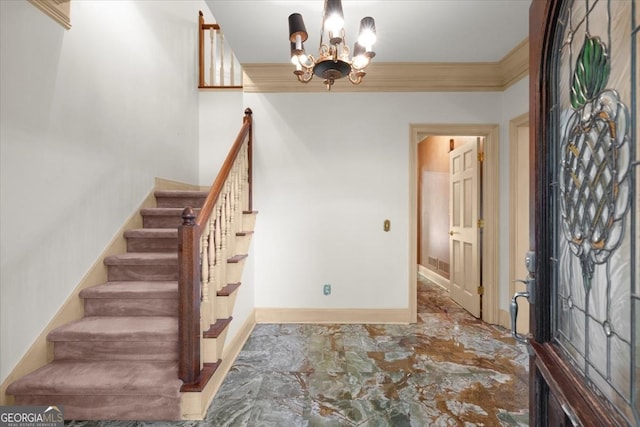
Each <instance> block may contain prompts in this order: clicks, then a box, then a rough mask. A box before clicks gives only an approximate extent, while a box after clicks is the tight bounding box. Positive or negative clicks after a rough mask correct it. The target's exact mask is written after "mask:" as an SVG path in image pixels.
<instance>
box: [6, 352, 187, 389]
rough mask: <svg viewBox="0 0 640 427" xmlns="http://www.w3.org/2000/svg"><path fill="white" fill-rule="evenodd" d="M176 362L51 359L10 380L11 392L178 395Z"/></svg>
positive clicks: (179, 383)
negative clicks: (35, 368) (12, 380)
mask: <svg viewBox="0 0 640 427" xmlns="http://www.w3.org/2000/svg"><path fill="white" fill-rule="evenodd" d="M181 386H182V381H180V379H179V378H178V364H177V363H176V362H153V363H152V362H149V361H134V360H126V361H112V360H109V361H86V362H84V361H83V362H78V361H66V360H65V361H61V360H58V361H53V362H52V363H50V364H48V365H45V366H43V367H42V368H39V369H37V370H35V371H34V372H32V373H30V374H28V375H26V376H24V377H22V378H21V379H19V380H17V381H15V382H14V383H12V384H11V385H10V386H9V388H8V389H7V393H8V394H12V395H21V394H29V395H58V394H60V395H111V394H116V395H131V396H135V395H154V396H157V395H161V396H169V397H179V396H180V393H179V391H180V387H181Z"/></svg>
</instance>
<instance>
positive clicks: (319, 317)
mask: <svg viewBox="0 0 640 427" xmlns="http://www.w3.org/2000/svg"><path fill="white" fill-rule="evenodd" d="M409 315H410V313H409V309H408V308H398V309H395V308H386V309H341V308H334V309H331V308H328V309H325V308H308V309H307V308H264V307H263V308H256V322H257V323H388V324H408V323H411V322H410V319H409V317H410V316H409Z"/></svg>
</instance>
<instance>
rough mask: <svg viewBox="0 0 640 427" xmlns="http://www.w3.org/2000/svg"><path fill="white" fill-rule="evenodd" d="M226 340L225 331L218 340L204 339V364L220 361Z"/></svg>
mask: <svg viewBox="0 0 640 427" xmlns="http://www.w3.org/2000/svg"><path fill="white" fill-rule="evenodd" d="M226 339H227V331H226V330H225V331H224V332H222V333H221V334H220V336H218V338H205V339H204V340H202V361H203V362H204V363H215V362H217V361H218V360H219V359H222V350H223V349H224V342H225V341H226Z"/></svg>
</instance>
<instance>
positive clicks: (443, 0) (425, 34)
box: [205, 0, 531, 64]
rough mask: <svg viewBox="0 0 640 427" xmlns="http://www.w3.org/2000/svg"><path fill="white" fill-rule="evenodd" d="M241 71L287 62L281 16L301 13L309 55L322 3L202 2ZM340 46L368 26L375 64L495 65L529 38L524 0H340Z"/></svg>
mask: <svg viewBox="0 0 640 427" xmlns="http://www.w3.org/2000/svg"><path fill="white" fill-rule="evenodd" d="M205 2H206V3H207V4H208V5H209V8H210V9H211V13H212V14H213V16H214V17H215V20H216V22H217V23H218V24H219V25H220V26H221V28H222V30H223V31H224V33H225V37H226V38H227V41H228V42H229V44H230V46H231V47H232V49H233V50H234V52H235V54H236V57H237V58H238V60H239V61H240V63H241V64H258V63H286V62H288V61H289V43H288V38H289V34H288V32H289V28H288V20H287V18H288V16H289V15H290V14H291V13H294V12H298V13H301V14H302V16H303V17H304V20H305V25H306V28H307V32H308V33H309V40H307V42H306V43H305V48H306V50H307V52H308V53H315V52H316V51H317V46H318V43H319V39H320V20H321V15H322V9H323V1H322V0H298V1H293V0H205ZM342 4H343V10H344V18H345V28H346V40H347V42H348V43H349V45H353V42H354V41H355V39H356V37H357V32H358V29H359V25H360V24H359V22H360V19H361V18H363V17H365V16H372V17H373V18H375V21H376V28H377V34H378V42H377V43H376V45H375V46H374V50H375V51H376V54H377V56H376V59H375V61H376V62H495V61H499V60H500V59H502V58H503V57H504V56H505V55H506V54H507V53H509V52H510V51H511V49H513V48H514V47H515V46H516V45H518V44H519V43H520V42H522V41H523V40H524V39H525V38H526V37H527V36H528V31H529V18H528V14H529V5H530V4H531V0H409V1H407V0H393V1H391V0H386V1H381V0H378V1H376V0H343V1H342Z"/></svg>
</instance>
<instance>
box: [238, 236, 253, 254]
mask: <svg viewBox="0 0 640 427" xmlns="http://www.w3.org/2000/svg"><path fill="white" fill-rule="evenodd" d="M250 245H251V234H247V235H244V236H238V237H236V250H235V252H236V253H235V255H246V254H248V253H249V246H250Z"/></svg>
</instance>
